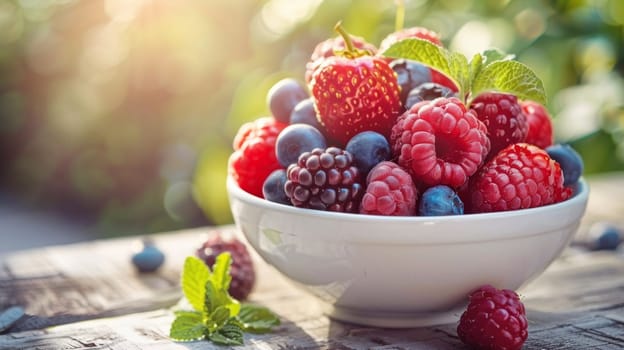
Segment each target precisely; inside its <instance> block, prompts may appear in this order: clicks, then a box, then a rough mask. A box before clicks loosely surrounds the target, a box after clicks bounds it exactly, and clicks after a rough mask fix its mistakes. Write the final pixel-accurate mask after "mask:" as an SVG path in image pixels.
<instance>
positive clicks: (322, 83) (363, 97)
mask: <svg viewBox="0 0 624 350" xmlns="http://www.w3.org/2000/svg"><path fill="white" fill-rule="evenodd" d="M310 86H311V89H312V95H313V97H314V103H315V106H316V111H317V117H318V118H319V120H320V121H321V124H323V126H324V127H325V132H326V134H327V136H328V137H329V138H330V139H334V140H336V141H337V142H339V143H341V144H342V145H345V144H346V143H347V142H348V141H349V139H350V138H351V137H352V136H353V135H355V134H358V133H360V132H362V131H366V130H371V131H376V132H378V133H380V134H382V135H384V136H386V137H387V136H388V135H389V134H390V130H391V128H392V125H393V124H394V122H395V120H396V117H397V116H398V115H399V114H400V113H401V108H402V107H401V100H400V97H399V86H398V85H397V80H396V77H395V75H394V71H393V70H392V69H391V68H390V66H388V63H386V61H384V60H383V59H381V58H379V57H374V56H362V57H358V58H355V59H350V58H346V57H331V58H328V59H327V60H326V61H325V63H324V64H323V66H321V67H320V68H319V69H317V70H316V72H315V74H314V77H313V79H312V82H311V85H310Z"/></svg>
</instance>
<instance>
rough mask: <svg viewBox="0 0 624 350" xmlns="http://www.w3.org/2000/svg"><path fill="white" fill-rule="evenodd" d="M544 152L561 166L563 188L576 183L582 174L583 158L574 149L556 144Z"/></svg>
mask: <svg viewBox="0 0 624 350" xmlns="http://www.w3.org/2000/svg"><path fill="white" fill-rule="evenodd" d="M546 152H547V153H548V155H549V156H550V158H552V159H554V160H555V161H556V162H557V163H559V166H561V170H562V171H563V185H564V186H571V185H574V184H575V183H577V182H578V180H579V178H580V177H581V175H582V174H583V158H581V155H580V154H578V153H577V152H576V151H575V150H574V148H572V147H570V145H562V144H556V145H552V146H549V147H547V148H546Z"/></svg>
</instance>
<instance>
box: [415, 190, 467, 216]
mask: <svg viewBox="0 0 624 350" xmlns="http://www.w3.org/2000/svg"><path fill="white" fill-rule="evenodd" d="M463 213H464V203H463V202H462V200H461V199H460V198H459V196H458V195H457V193H456V192H455V191H453V189H452V188H450V187H448V186H444V185H438V186H433V187H430V188H428V189H427V190H426V191H425V192H424V193H423V194H422V197H420V204H419V205H418V214H419V215H421V216H442V215H461V214H463Z"/></svg>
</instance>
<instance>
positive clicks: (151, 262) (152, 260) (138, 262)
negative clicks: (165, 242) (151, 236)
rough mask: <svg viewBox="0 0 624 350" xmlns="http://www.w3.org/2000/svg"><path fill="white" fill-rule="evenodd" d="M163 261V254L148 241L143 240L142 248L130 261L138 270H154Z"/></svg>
mask: <svg viewBox="0 0 624 350" xmlns="http://www.w3.org/2000/svg"><path fill="white" fill-rule="evenodd" d="M164 261H165V254H163V252H161V251H160V249H158V248H157V247H156V246H155V245H153V244H152V243H150V242H144V246H143V250H141V251H140V252H138V253H136V254H134V255H133V256H132V263H133V264H134V266H135V267H136V268H137V269H138V270H139V272H154V271H156V270H158V268H159V267H160V266H161V265H162V264H163V262H164Z"/></svg>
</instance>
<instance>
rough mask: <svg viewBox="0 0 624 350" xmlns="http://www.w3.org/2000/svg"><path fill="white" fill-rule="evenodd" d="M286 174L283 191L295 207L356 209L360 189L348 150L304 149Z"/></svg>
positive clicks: (352, 210) (360, 196) (359, 198)
mask: <svg viewBox="0 0 624 350" xmlns="http://www.w3.org/2000/svg"><path fill="white" fill-rule="evenodd" d="M286 176H287V178H288V179H287V180H286V183H285V184H284V190H285V192H286V196H287V197H288V198H290V201H291V202H292V204H293V205H294V206H295V207H300V208H311V209H317V210H328V211H338V212H349V213H357V212H358V208H359V205H360V200H361V198H362V192H363V189H362V185H361V183H360V173H359V171H358V169H357V168H356V167H355V166H354V165H353V156H352V155H351V153H349V152H347V151H344V150H342V149H340V148H337V147H329V148H327V149H321V148H316V149H314V150H312V151H311V152H304V153H302V154H301V155H300V156H299V160H298V161H297V163H295V164H291V165H290V166H289V167H288V170H287V171H286Z"/></svg>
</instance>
